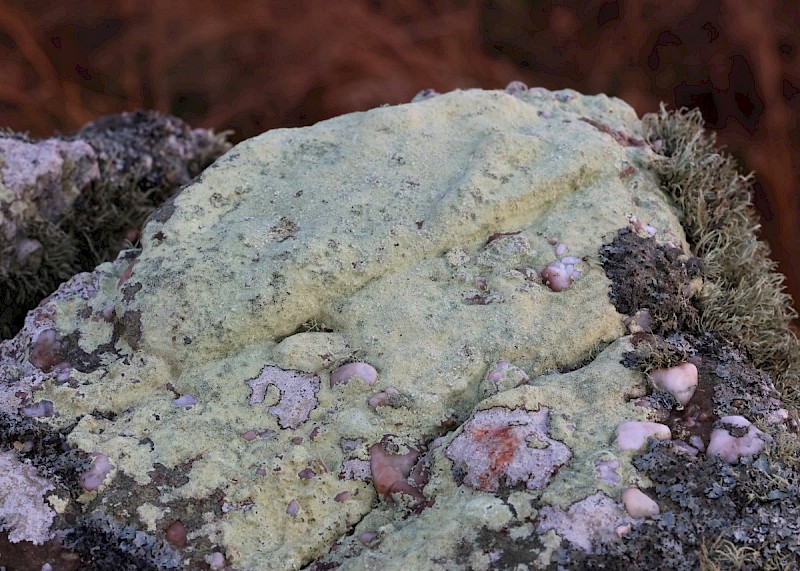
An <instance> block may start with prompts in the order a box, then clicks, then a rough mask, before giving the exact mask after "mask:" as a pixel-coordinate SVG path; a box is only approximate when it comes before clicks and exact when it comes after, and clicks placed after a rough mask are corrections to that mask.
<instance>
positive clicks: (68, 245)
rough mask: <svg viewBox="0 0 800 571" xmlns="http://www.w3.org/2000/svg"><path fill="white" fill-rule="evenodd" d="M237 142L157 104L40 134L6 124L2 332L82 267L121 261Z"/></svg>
mask: <svg viewBox="0 0 800 571" xmlns="http://www.w3.org/2000/svg"><path fill="white" fill-rule="evenodd" d="M229 148H230V145H229V144H228V143H227V141H226V134H225V133H223V134H215V133H214V132H212V131H209V130H206V129H192V128H191V127H190V126H189V125H187V124H186V123H185V122H183V121H182V120H181V119H178V118H177V117H173V116H170V115H165V114H162V113H158V112H155V111H148V112H135V113H121V114H118V115H110V116H108V117H104V118H102V119H99V120H97V121H94V122H92V123H89V124H88V125H86V126H85V127H83V128H82V129H80V130H79V131H78V132H77V133H75V134H72V135H68V136H56V137H53V138H50V139H46V140H39V141H37V140H32V139H30V138H28V137H26V136H24V135H21V134H19V133H12V132H3V131H0V338H8V337H11V336H12V335H13V334H15V333H16V332H17V331H19V329H20V328H21V326H22V322H23V319H24V316H25V313H26V312H27V311H28V310H29V309H31V308H33V307H35V305H36V304H37V303H38V302H39V301H40V300H41V299H43V298H44V297H45V296H46V295H48V294H50V293H52V291H53V290H54V289H55V288H56V287H57V286H58V284H59V283H61V282H62V281H64V280H65V279H67V278H69V277H70V276H72V275H74V274H75V273H77V272H80V271H84V270H90V269H92V268H94V267H95V266H96V265H97V264H99V263H101V262H105V261H109V260H113V259H114V258H115V257H116V256H117V254H118V253H119V251H120V250H121V249H122V248H123V244H124V242H125V241H126V240H128V241H129V242H135V241H136V239H137V236H138V231H137V229H138V228H139V227H140V225H141V223H142V222H143V221H144V219H145V217H146V216H147V215H148V214H150V213H151V212H152V211H153V210H154V209H155V207H156V206H158V205H159V204H161V203H163V202H164V201H165V200H166V199H167V198H168V197H169V196H171V195H172V194H173V193H174V192H175V191H176V190H178V188H179V187H180V186H181V185H184V184H186V183H188V182H189V181H190V180H191V179H192V178H194V176H195V175H197V174H198V173H199V172H200V171H202V169H204V168H205V167H206V166H208V165H209V164H211V163H212V162H213V161H214V160H215V159H216V158H217V157H219V156H220V155H221V154H222V153H224V152H225V151H226V150H228V149H229Z"/></svg>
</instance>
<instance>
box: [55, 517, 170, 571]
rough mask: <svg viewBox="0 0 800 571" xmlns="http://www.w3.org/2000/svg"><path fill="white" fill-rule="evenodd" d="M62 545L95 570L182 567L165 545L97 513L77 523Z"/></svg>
mask: <svg viewBox="0 0 800 571" xmlns="http://www.w3.org/2000/svg"><path fill="white" fill-rule="evenodd" d="M64 545H65V546H66V547H68V548H69V549H72V550H73V551H75V552H76V553H78V554H80V556H81V558H82V560H83V562H84V563H85V564H86V565H88V566H89V568H91V569H96V570H98V571H103V570H108V571H111V570H112V569H113V570H126V571H128V570H129V571H162V570H164V569H182V568H183V564H182V562H181V557H180V554H179V553H178V552H177V551H176V550H175V549H173V548H172V547H170V546H169V545H167V544H166V542H164V541H160V540H158V539H157V538H156V537H154V536H153V535H151V534H148V533H145V532H143V531H140V530H137V529H136V528H135V527H133V526H129V525H124V524H121V523H118V522H116V521H114V520H113V519H112V518H111V517H109V516H107V515H104V514H101V513H95V514H92V515H91V516H89V517H87V518H84V519H82V520H80V521H79V522H78V523H77V524H76V525H75V526H74V527H73V528H72V529H70V530H69V531H68V532H67V533H66V535H65V536H64Z"/></svg>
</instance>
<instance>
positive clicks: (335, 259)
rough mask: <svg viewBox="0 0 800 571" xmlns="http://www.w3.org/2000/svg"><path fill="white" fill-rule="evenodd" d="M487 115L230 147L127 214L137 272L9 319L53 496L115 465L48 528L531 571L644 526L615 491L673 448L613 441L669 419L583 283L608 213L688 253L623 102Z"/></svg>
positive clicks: (94, 280)
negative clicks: (68, 468) (73, 463)
mask: <svg viewBox="0 0 800 571" xmlns="http://www.w3.org/2000/svg"><path fill="white" fill-rule="evenodd" d="M511 91H512V92H513V94H509V93H506V92H504V91H480V90H468V91H458V92H453V93H448V94H443V95H436V96H435V97H431V98H424V99H421V100H420V101H418V102H415V103H411V104H407V105H401V106H397V107H386V108H378V109H374V110H372V111H369V112H366V113H355V114H351V115H346V116H342V117H338V118H336V119H332V120H329V121H324V122H322V123H319V124H317V125H315V126H313V127H309V128H304V129H296V130H288V129H286V130H275V131H270V132H267V133H265V134H263V135H261V136H259V137H256V138H254V139H251V140H248V141H245V142H243V143H241V144H240V145H238V146H237V147H235V148H234V149H232V150H231V151H230V152H229V153H227V154H226V155H225V156H224V157H223V158H221V159H219V160H218V161H217V162H216V163H215V164H214V165H213V166H211V167H209V168H208V169H206V171H205V172H204V173H203V176H202V177H201V179H199V180H197V181H196V182H194V183H193V184H191V185H189V186H188V187H186V188H185V189H184V190H183V191H182V192H181V193H180V194H178V195H177V196H176V197H174V198H173V199H171V200H170V201H168V202H167V203H165V204H164V205H163V206H161V207H160V208H159V209H158V210H157V211H156V212H154V213H153V214H152V215H151V216H150V218H149V221H148V223H147V224H146V226H145V227H144V230H143V232H142V250H141V251H140V252H139V251H127V252H125V253H124V255H123V256H121V257H120V258H118V259H117V260H115V261H114V262H109V263H104V264H101V265H100V266H98V267H97V268H96V269H95V270H94V271H93V272H91V273H85V274H78V275H77V276H75V277H73V278H72V279H71V280H70V281H68V282H66V283H65V284H63V285H62V286H61V287H60V288H59V289H58V290H57V291H56V292H55V293H54V294H52V295H51V296H50V298H48V300H47V301H46V302H45V303H43V304H41V305H40V306H39V307H38V308H36V309H35V310H33V311H32V312H30V313H29V314H28V317H27V318H26V322H25V327H24V328H23V330H22V331H21V332H20V333H19V334H18V335H17V336H16V337H15V338H14V339H12V340H9V341H6V342H4V343H3V344H2V345H0V376H2V378H3V379H4V383H3V384H0V410H2V411H3V412H4V413H5V415H6V416H7V417H8V418H10V419H16V418H17V417H22V413H21V412H20V411H21V410H22V409H25V410H38V408H37V409H34V408H33V407H36V406H37V403H40V402H42V403H43V402H44V401H47V402H49V403H51V404H50V405H48V408H47V410H48V411H50V410H52V415H50V416H43V417H37V418H36V419H28V418H25V419H24V420H25V422H29V423H37V426H38V425H40V424H44V425H45V426H47V427H48V428H49V430H51V431H61V432H60V433H63V434H64V435H65V436H66V441H67V442H68V443H69V444H70V445H71V446H73V447H74V448H76V449H78V450H80V451H82V454H83V456H82V460H81V461H82V462H83V464H81V468H80V470H79V469H78V468H75V470H76V471H77V472H78V473H83V472H85V471H86V470H87V469H89V470H93V469H95V468H94V467H92V468H87V466H86V457H88V456H90V455H94V458H98V457H100V456H99V455H102V458H103V459H104V464H105V463H106V462H107V464H108V466H110V467H113V470H111V469H110V468H109V471H108V472H105V471H104V474H103V480H102V485H100V484H98V488H97V489H94V486H92V488H93V489H91V490H88V491H85V490H81V489H79V485H77V486H76V485H75V484H70V485H68V484H63V483H62V484H58V487H56V488H55V491H54V493H53V495H55V496H57V497H58V498H60V501H61V503H62V504H63V505H61V509H60V510H59V512H58V513H57V514H56V515H55V516H54V517H55V523H54V524H53V526H52V530H51V533H52V532H53V531H54V530H56V529H65V528H69V529H70V531H69V533H68V535H67V537H66V539H65V541H64V545H66V546H67V547H68V548H69V549H72V550H74V551H75V552H77V553H79V554H80V555H81V556H82V557H84V558H85V559H91V558H92V557H96V556H97V549H94V550H93V546H94V547H96V546H98V545H104V546H107V545H111V546H112V547H113V549H112V551H113V553H114V557H117V558H118V559H117V560H114V561H117V562H120V561H122V562H126V561H129V560H130V559H131V558H133V557H139V558H141V560H143V561H148V562H150V564H152V565H153V566H155V567H156V568H174V565H175V561H176V557H178V556H180V557H182V558H183V561H184V563H185V564H186V565H187V566H188V567H189V568H192V567H194V568H197V567H198V566H199V565H212V566H213V567H214V568H222V567H223V566H225V565H231V566H232V567H234V568H236V569H242V570H246V569H265V568H266V569H300V568H304V567H306V566H310V567H309V568H311V569H329V568H332V567H337V568H343V569H364V568H368V567H380V568H386V569H401V568H403V569H405V568H413V569H430V568H436V566H437V565H439V563H437V561H439V562H441V561H447V562H448V568H452V569H467V568H480V567H484V568H488V567H489V566H490V565H498V566H500V567H509V566H516V563H514V564H513V565H512V562H514V561H520V560H519V557H522V558H523V559H522V560H521V562H522V563H524V564H529V565H531V566H533V567H537V566H538V567H542V568H543V567H546V566H548V565H551V564H555V563H556V562H557V561H562V560H564V561H567V560H570V561H571V560H576V559H578V558H581V557H590V556H598V557H599V556H603V554H605V553H606V550H610V549H613V548H614V547H613V546H615V545H628V544H620V543H619V542H620V541H621V540H620V537H621V536H622V537H624V538H627V537H629V535H636V534H637V533H638V531H637V530H639V529H640V526H644V525H649V524H648V522H649V521H650V520H645V521H644V522H640V521H638V520H635V519H634V518H633V517H631V515H630V514H628V513H626V511H625V509H624V506H623V503H622V496H621V494H622V491H623V490H624V489H627V488H632V487H636V488H645V489H648V488H649V487H650V485H651V484H652V482H651V480H650V476H649V472H648V471H647V470H646V469H644V468H641V467H639V463H641V462H643V461H644V460H642V459H643V458H645V459H646V460H647V462H650V464H651V465H652V467H651V468H648V470H649V469H652V471H653V473H654V474H656V475H658V474H659V470H661V469H663V468H662V466H664V465H667V462H666V460H664V461H662V457H666V456H665V455H668V454H670V452H669V450H668V449H667V448H666V447H667V446H669V445H671V441H665V442H652V441H651V442H649V444H648V447H647V448H645V450H644V451H643V453H644V456H641V455H638V453H637V452H636V451H634V450H620V449H619V448H617V447H615V446H614V445H613V441H614V439H615V437H616V431H617V427H619V426H620V425H621V424H623V423H626V422H663V423H667V424H668V425H669V427H673V426H676V423H677V422H678V421H677V420H675V419H666V418H664V416H665V414H666V413H665V412H664V411H662V410H658V409H656V408H653V407H647V406H640V403H639V400H640V399H641V398H642V397H643V396H644V395H646V394H647V391H648V390H650V389H651V387H650V385H649V383H648V380H647V377H646V376H645V375H644V374H643V373H642V372H641V371H640V370H638V369H636V368H628V367H626V366H625V365H623V362H624V361H625V356H626V355H627V354H629V353H631V352H633V351H635V350H636V346H637V343H638V340H637V339H634V338H630V337H627V336H625V326H624V319H625V317H626V316H625V315H622V314H620V313H618V311H617V309H616V308H615V306H614V305H613V304H612V303H611V300H610V298H609V292H610V291H611V285H612V284H611V280H610V279H609V277H608V276H607V275H606V272H605V271H604V269H603V268H602V267H600V266H599V265H598V264H597V263H596V262H594V261H593V260H596V256H597V254H598V252H599V251H600V249H601V247H603V246H604V245H608V244H610V243H611V242H612V241H613V240H614V238H615V236H618V235H619V230H620V229H623V228H626V227H627V226H628V224H629V220H630V216H629V215H630V212H629V211H630V209H631V208H632V205H635V208H636V212H635V215H636V216H637V219H639V220H641V221H643V222H645V223H647V224H652V225H653V226H654V227H657V228H658V233H657V235H658V236H659V238H660V239H663V240H668V241H669V243H670V246H669V248H671V249H672V250H676V249H680V248H681V247H683V248H686V249H688V248H687V246H686V244H685V240H684V235H683V231H682V229H681V227H680V225H679V223H678V219H677V217H676V213H675V211H674V209H673V208H672V207H671V206H670V202H669V200H668V199H667V197H666V196H665V194H664V193H663V192H662V191H661V190H660V188H659V185H658V181H657V179H656V178H655V177H654V175H653V174H652V173H651V172H649V171H648V169H647V166H648V164H649V163H650V162H652V161H654V160H658V157H657V156H656V155H655V153H654V151H653V150H652V149H651V148H650V147H649V146H648V145H647V144H645V142H644V140H643V134H642V133H641V131H640V123H639V121H638V119H637V118H636V116H635V114H634V113H633V111H632V109H631V108H630V107H628V106H627V105H626V104H624V103H623V102H621V101H619V100H616V99H612V98H608V97H605V96H602V95H601V96H582V95H579V94H577V93H575V92H571V91H562V92H555V93H552V92H548V91H545V90H541V89H538V90H527V89H522V88H521V87H520V86H514V89H512V90H511ZM626 166H632V167H633V171H632V172H630V170H629V169H628V170H626V171H625V172H626V175H625V176H624V177H621V176H620V172H621V171H622V170H624V169H626ZM554 235H557V236H556V238H557V240H556V242H553V243H551V242H550V240H551V239H552V238H553V237H554ZM642 240H650V241H652V244H655V238H653V237H652V236H649V237H647V238H642ZM557 243H561V244H569V252H570V254H571V256H574V257H576V258H580V259H581V260H587V262H586V263H584V264H583V266H584V267H582V269H581V271H580V276H579V277H576V279H574V280H573V281H572V283H571V284H570V286H569V287H568V288H566V289H563V290H562V291H553V290H551V289H550V288H549V287H548V286H547V285H546V284H544V283H542V279H541V277H540V275H539V273H540V271H541V268H543V267H545V266H546V265H547V264H549V263H550V262H552V256H553V251H552V247H553V244H557ZM626 244H629V245H628V246H615V248H617V250H615V251H617V253H619V251H621V250H620V249H624V247H629V248H636V247H638V246H637V244H638V242H635V241H628V242H626ZM630 244H632V245H630ZM648 244H650V245H651V246H652V244H651V243H650V242H648ZM652 247H656V246H652ZM563 253H564V252H563V251H562V254H563ZM620 255H621V256H622V257H624V256H625V253H624V252H622V253H621V254H620ZM134 259H135V267H134V266H133V263H134ZM659 267H661V266H659ZM664 267H666V266H664ZM670 268H671V266H670ZM648 271H658V268H655V269H654V268H649V269H648ZM669 271H672V270H671V269H670V270H669ZM123 274H124V276H123ZM680 275H683V274H680ZM674 276H679V274H678V273H677V272H676V273H675V274H674ZM123 277H124V279H123ZM686 277H687V279H689V278H690V277H692V276H688V275H687V276H686ZM643 279H644V278H643ZM675 279H676V280H678V279H679V278H678V277H675ZM651 282H652V283H653V284H655V283H656V282H658V280H657V279H655V278H653V279H651V276H650V275H649V274H647V280H646V281H645V282H643V283H645V284H649V283H651ZM676 291H680V290H679V289H677V290H676ZM640 293H641V299H648V295H647V292H646V291H645V292H640ZM676 295H677V294H676ZM637 299H639V298H637ZM649 299H653V300H658V299H659V298H657V297H654V296H651V297H650V298H649ZM667 302H670V303H672V302H674V300H667ZM667 302H665V303H667ZM653 304H654V306H653V307H652V308H650V309H652V310H653V313H654V315H660V314H659V313H658V311H656V309H657V307H655V304H656V301H654V302H653ZM670 307H671V306H670ZM109 308H111V309H109ZM639 309H641V308H639V307H632V308H631V312H636V311H638V310H639ZM674 322H675V323H679V322H680V320H679V319H677V318H676V320H674ZM698 346H699V345H698ZM709 351H710V350H709ZM732 354H733V353H731V352H730V351H729V352H728V353H726V355H732ZM31 355H35V356H36V358H35V359H34V358H31V357H30V356H31ZM713 362H714V361H713V358H712V357H711V356H709V357H704V359H703V363H704V365H703V366H704V367H706V366H708V367H710V366H711V365H712V364H713ZM512 363H513V365H512ZM348 364H351V365H354V366H353V367H348ZM365 364H368V367H369V369H367V368H366V366H364V369H363V370H358V371H357V374H356V377H357V378H360V379H361V380H362V381H365V382H346V383H345V382H343V379H344V378H345V377H347V378H350V377H349V375H350V369H353V370H355V369H356V367H361V366H362V365H365ZM704 371H706V370H705V369H703V371H701V374H700V383H699V385H698V389H697V393H696V394H697V395H701V394H702V395H705V394H707V390H708V389H707V387H706V386H705V385H704V383H710V382H711V381H709V380H708V378H709V377H708V375H709V373H707V372H704ZM345 372H347V375H345ZM377 372H379V374H377ZM704 375H705V376H704ZM340 381H342V382H340ZM373 382H374V384H371V383H373ZM187 395H191V396H192V405H191V406H176V405H175V404H173V402H174V401H176V400H178V399H183V398H185V397H186V396H187ZM378 395H381V396H380V399H378ZM176 397H177V399H176ZM697 398H698V397H697V396H696V397H695V399H697ZM378 400H380V402H378ZM373 401H374V402H373ZM371 404H372V405H374V406H371ZM778 405H779V403H776V404H775V407H774V408H776V409H777V408H778ZM50 407H52V408H50ZM39 408H42V410H44V405H42V406H41V407H39ZM769 408H770V407H765V410H766V409H769ZM767 412H769V411H767ZM23 418H24V417H23ZM8 422H11V421H8ZM14 422H17V421H16V420H14ZM703 422H705V421H703ZM665 426H666V424H665ZM0 429H2V425H1V424H0ZM698 430H699V429H698ZM676 432H677V431H676ZM18 433H19V430H17V431H16V432H14V433H13V434H14V435H16V434H18ZM2 434H3V433H2V430H0V436H2ZM18 438H19V437H18V436H13V439H14V440H15V441H16V439H18ZM6 440H9V441H11V440H12V437H6ZM642 444H644V441H642ZM653 447H655V448H653ZM682 458H683V457H682ZM702 460H703V461H706V460H707V461H709V462H715V461H716V462H718V464H714V465H715V466H722V465H723V464H724V463H719V461H718V460H714V459H712V458H706V457H703V458H702ZM688 461H690V462H691V461H693V460H692V459H691V458H689V460H688ZM697 461H698V462H700V460H697ZM659 462H660V463H659ZM676 465H677V464H676ZM679 465H680V466H681V467H684V466H686V463H685V462H683V463H681V464H679ZM725 466H727V465H725ZM45 467H46V466H45ZM698 469H699V468H698ZM718 469H732V468H731V467H730V466H728V468H718ZM703 470H704V471H705V472H707V473H710V471H708V470H707V469H705V468H704V469H703ZM373 472H374V473H373ZM43 474H44V475H45V477H49V476H48V474H50V473H48V472H43ZM53 485H54V486H55V485H56V484H53ZM658 505H660V506H675V505H678V503H677V502H676V501H674V500H672V501H670V502H669V503H662V502H661V501H659V502H658ZM663 515H664V514H663V513H662V516H663ZM68 521H69V522H71V521H78V523H77V524H72V523H68ZM175 521H180V522H181V525H182V526H185V530H184V529H183V528H182V529H181V534H180V535H181V538H183V534H184V531H185V534H186V535H185V537H186V540H185V545H178V543H183V540H181V541H180V542H177V543H176V542H175V541H172V540H170V537H171V536H172V535H174V534H173V533H172V531H169V535H168V530H170V529H172V528H171V527H170V526H171V525H173V523H174V522H175ZM11 532H12V533H15V534H16V535H15V536H14V537H15V538H16V539H22V540H30V541H33V540H40V539H41V530H37V533H36V537H35V538H27V537H25V529H24V528H22V529H16V528H15V529H13V530H11ZM139 533H141V534H142V535H141V536H138V535H137V537H139V538H140V539H139V540H137V541H136V542H131V541H130V540H129V539H128V538H129V537H130V536H131V534H134V535H135V534H139ZM20 535H21V536H20ZM647 537H651V539H650V541H655V542H658V541H662V543H663V537H662V536H661V535H658V534H657V533H653V534H651V535H648V536H647ZM637 541H640V542H644V541H647V539H642V540H637ZM630 545H637V546H638V545H641V543H639V544H633V543H631V544H630ZM694 547H696V546H694ZM696 551H698V550H697V549H694V550H692V551H691V552H692V553H694V552H696ZM176 553H177V554H178V555H176Z"/></svg>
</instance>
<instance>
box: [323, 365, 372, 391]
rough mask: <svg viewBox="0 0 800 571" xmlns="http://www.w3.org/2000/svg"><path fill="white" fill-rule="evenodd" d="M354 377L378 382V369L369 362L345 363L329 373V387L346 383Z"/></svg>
mask: <svg viewBox="0 0 800 571" xmlns="http://www.w3.org/2000/svg"><path fill="white" fill-rule="evenodd" d="M354 378H358V379H361V380H362V381H364V382H365V383H367V384H368V385H374V384H375V383H377V382H378V371H376V370H375V367H373V366H372V365H370V364H369V363H347V364H346V365H342V366H341V367H339V368H337V369H336V370H334V371H333V372H332V373H331V387H334V386H336V385H346V384H347V383H349V382H350V381H351V380H352V379H354Z"/></svg>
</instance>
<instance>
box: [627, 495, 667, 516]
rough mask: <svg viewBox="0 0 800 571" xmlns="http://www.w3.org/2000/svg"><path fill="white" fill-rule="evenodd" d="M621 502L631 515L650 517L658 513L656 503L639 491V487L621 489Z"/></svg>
mask: <svg viewBox="0 0 800 571" xmlns="http://www.w3.org/2000/svg"><path fill="white" fill-rule="evenodd" d="M622 504H623V505H624V506H625V511H626V512H628V514H629V515H630V516H631V517H635V518H637V519H639V518H645V517H652V516H654V515H656V514H658V513H660V510H659V509H658V504H657V503H655V502H654V501H653V500H652V499H650V497H649V496H648V495H647V494H645V493H644V492H643V491H641V490H640V489H639V488H625V489H624V490H622Z"/></svg>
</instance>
